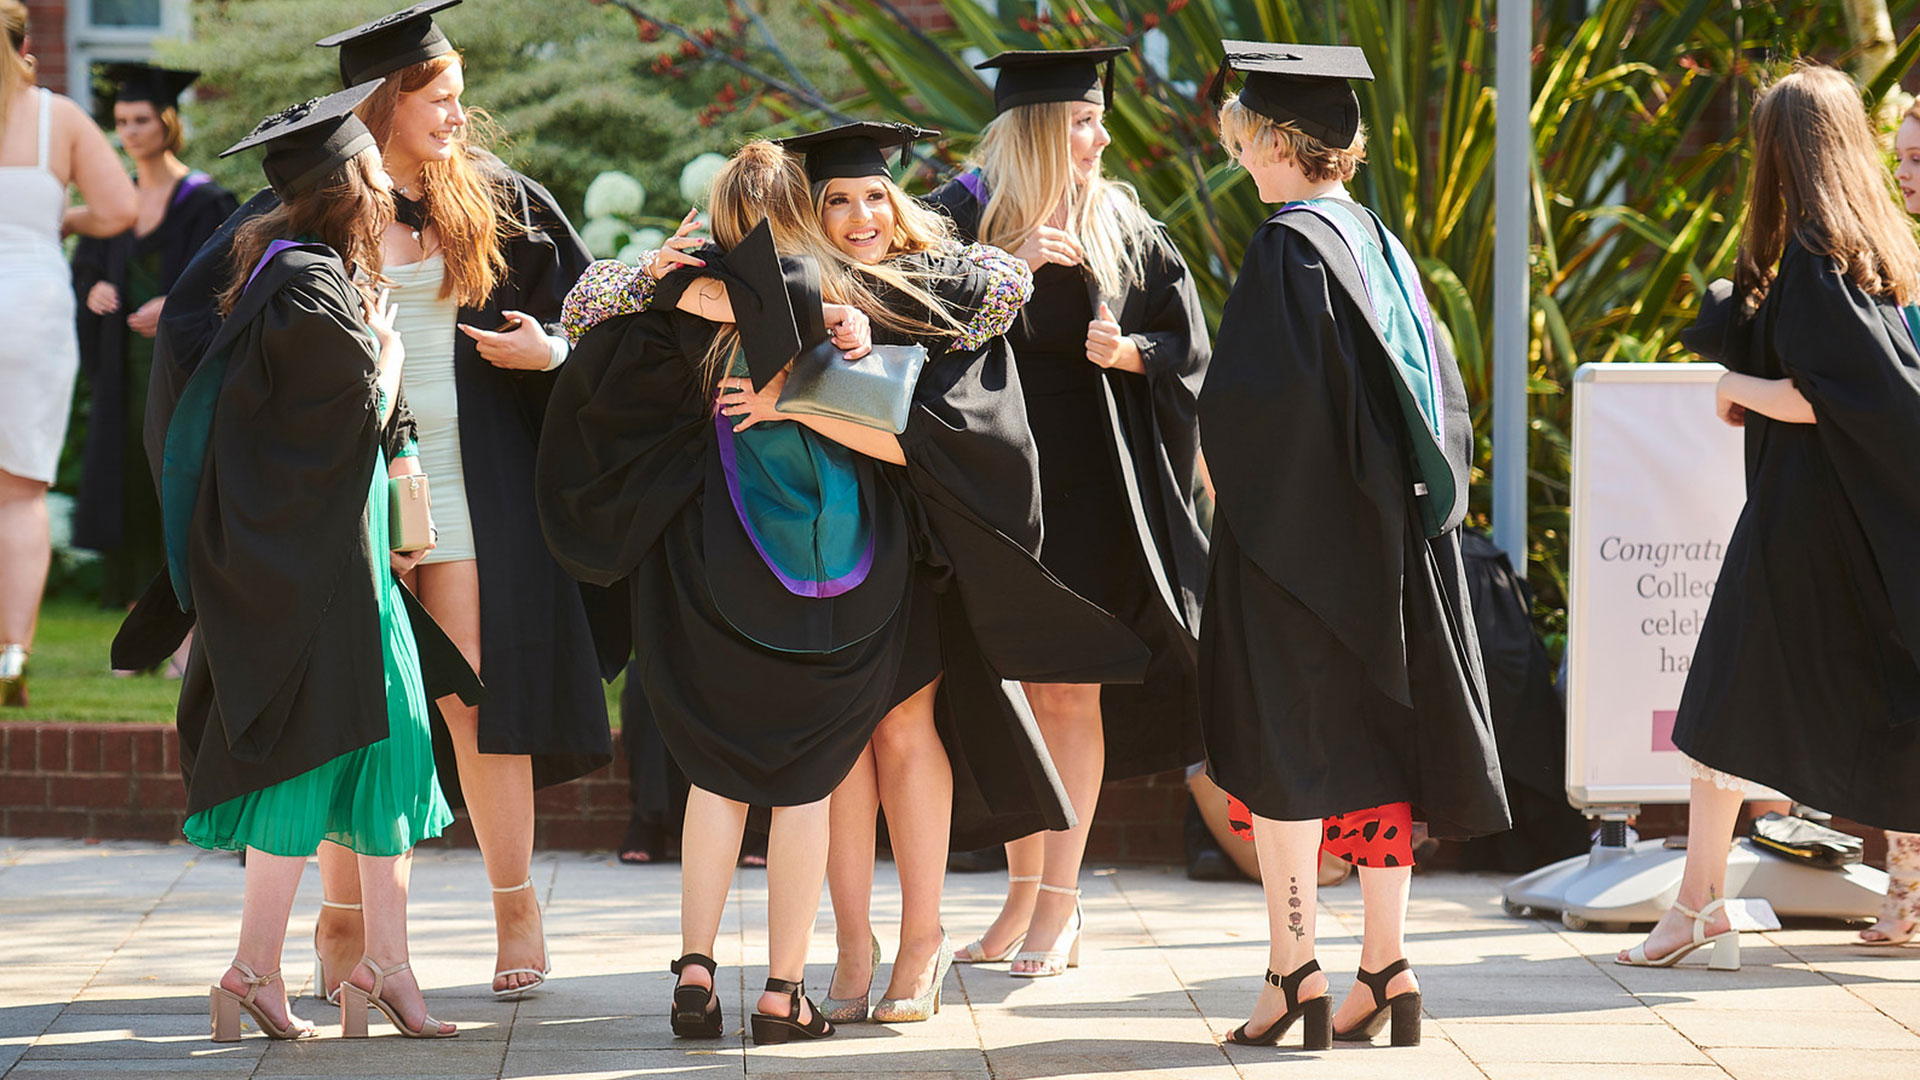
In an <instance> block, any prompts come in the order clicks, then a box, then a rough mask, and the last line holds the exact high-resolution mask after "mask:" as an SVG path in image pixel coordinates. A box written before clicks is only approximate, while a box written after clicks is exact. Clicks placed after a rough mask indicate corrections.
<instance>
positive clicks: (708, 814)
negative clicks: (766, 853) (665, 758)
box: [679, 785, 819, 987]
mask: <svg viewBox="0 0 1920 1080" xmlns="http://www.w3.org/2000/svg"><path fill="white" fill-rule="evenodd" d="M746 828H747V804H746V803H741V802H734V801H733V800H732V799H723V798H721V797H720V796H718V795H715V794H714V793H712V792H711V791H706V790H703V789H702V788H700V787H699V786H698V785H695V786H693V787H691V788H689V789H688V791H687V818H686V822H685V824H684V825H683V826H682V828H681V831H680V952H681V953H682V954H683V955H684V954H686V953H701V954H703V955H706V956H712V955H713V943H714V941H715V940H717V939H718V938H719V936H720V919H721V916H722V915H723V914H724V912H725V911H726V907H727V891H728V890H729V889H731V888H732V887H733V864H734V859H735V857H736V856H737V855H738V854H739V851H740V834H741V833H743V832H745V831H746ZM768 886H769V888H771V886H772V883H771V881H769V883H768ZM814 889H815V892H816V893H817V892H818V890H819V884H818V883H817V882H816V883H815V885H814ZM679 985H681V986H702V987H710V986H712V985H713V976H711V975H709V974H708V973H707V969H706V968H703V967H699V966H698V965H694V964H688V965H687V966H686V968H685V970H683V971H682V972H681V973H680V982H679Z"/></svg>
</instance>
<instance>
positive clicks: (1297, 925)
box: [1247, 814, 1327, 1035]
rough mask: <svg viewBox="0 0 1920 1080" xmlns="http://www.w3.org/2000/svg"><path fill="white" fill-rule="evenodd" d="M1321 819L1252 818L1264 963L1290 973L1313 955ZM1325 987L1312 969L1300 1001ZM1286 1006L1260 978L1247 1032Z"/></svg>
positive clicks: (1276, 1016) (1277, 990)
mask: <svg viewBox="0 0 1920 1080" xmlns="http://www.w3.org/2000/svg"><path fill="white" fill-rule="evenodd" d="M1320 827H1321V826H1320V822H1319V821H1318V820H1317V819H1316V820H1312V821H1275V820H1274V819H1272V818H1264V817H1261V816H1259V815H1258V814H1256V815H1254V818H1253V843H1254V846H1255V847H1256V848H1258V849H1259V853H1260V866H1261V868H1262V869H1263V870H1264V871H1265V874H1264V875H1263V876H1262V878H1261V882H1260V887H1261V889H1262V890H1263V891H1264V892H1265V893H1266V897H1267V933H1268V935H1269V937H1270V939H1271V940H1270V941H1269V943H1268V945H1267V968H1268V969H1269V970H1270V971H1272V972H1273V973H1274V974H1276V975H1282V976H1285V975H1290V974H1292V973H1293V972H1294V971H1296V970H1298V969H1299V968H1300V966H1301V965H1302V964H1305V963H1306V962H1307V961H1309V960H1311V959H1313V944H1314V919H1315V917H1316V916H1317V913H1318V910H1319V905H1318V903H1317V902H1316V893H1315V890H1316V888H1317V886H1315V884H1314V881H1315V873H1316V871H1317V869H1318V867H1319V862H1320V840H1321V835H1320ZM1326 992H1327V977H1326V975H1325V974H1323V973H1321V972H1315V973H1313V974H1312V975H1309V976H1307V977H1306V979H1305V980H1303V981H1302V982H1301V984H1300V989H1299V995H1300V1000H1301V1001H1305V1000H1307V999H1308V998H1311V997H1318V996H1319V995H1321V994H1324V993H1326ZM1286 1011H1287V999H1286V995H1285V994H1284V993H1282V992H1281V990H1280V988H1279V987H1277V986H1274V985H1273V984H1271V983H1262V984H1261V986H1260V998H1259V1000H1258V1001H1255V1002H1254V1005H1253V1015H1252V1016H1251V1017H1250V1018H1248V1020H1247V1031H1248V1032H1249V1033H1250V1034H1253V1035H1258V1034H1260V1033H1261V1032H1264V1031H1266V1030H1267V1028H1269V1027H1270V1026H1272V1024H1273V1023H1274V1022H1275V1021H1276V1020H1279V1019H1280V1017H1281V1016H1283V1015H1285V1014H1286Z"/></svg>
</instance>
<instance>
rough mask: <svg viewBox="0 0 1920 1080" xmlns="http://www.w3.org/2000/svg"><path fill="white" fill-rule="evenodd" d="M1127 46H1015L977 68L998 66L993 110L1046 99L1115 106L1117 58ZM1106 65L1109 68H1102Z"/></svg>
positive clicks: (1033, 103)
mask: <svg viewBox="0 0 1920 1080" xmlns="http://www.w3.org/2000/svg"><path fill="white" fill-rule="evenodd" d="M1126 51H1127V48H1126V46H1124V45H1110V46H1107V47H1104V48H1099V49H1014V50H1012V51H1010V52H1003V53H1000V54H999V55H997V56H993V57H989V58H988V59H985V60H982V61H980V62H979V63H977V64H975V65H973V66H974V69H975V70H977V71H984V70H986V69H988V68H994V69H997V70H998V71H999V72H1000V77H999V78H998V79H995V80H994V83H993V111H994V112H995V113H996V114H998V113H1003V112H1006V111H1007V110H1008V109H1011V108H1013V107H1015V106H1016V105H1037V104H1039V103H1041V102H1044V101H1091V102H1093V103H1094V104H1095V105H1104V106H1106V107H1107V108H1112V107H1113V58H1114V57H1116V56H1120V55H1122V54H1124V53H1125V52H1126ZM1102 66H1104V67H1105V68H1106V70H1105V71H1104V72H1102V71H1101V68H1102Z"/></svg>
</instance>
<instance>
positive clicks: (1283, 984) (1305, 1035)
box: [1227, 960, 1333, 1050]
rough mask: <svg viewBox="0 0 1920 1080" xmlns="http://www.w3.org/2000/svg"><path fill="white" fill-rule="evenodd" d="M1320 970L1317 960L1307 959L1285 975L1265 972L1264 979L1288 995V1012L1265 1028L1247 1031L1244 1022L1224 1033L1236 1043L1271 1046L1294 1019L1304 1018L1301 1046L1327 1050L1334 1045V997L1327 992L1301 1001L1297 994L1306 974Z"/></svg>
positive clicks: (1228, 1039) (1239, 1044) (1285, 1031)
mask: <svg viewBox="0 0 1920 1080" xmlns="http://www.w3.org/2000/svg"><path fill="white" fill-rule="evenodd" d="M1319 970H1320V961H1318V960H1309V961H1307V962H1306V963H1304V964H1301V965H1300V967H1299V969H1298V970H1296V971H1294V973H1293V974H1291V975H1287V976H1284V977H1283V976H1280V975H1275V974H1274V973H1273V972H1271V971H1269V972H1267V982H1269V983H1271V984H1273V985H1274V986H1277V987H1279V988H1280V992H1281V993H1282V994H1285V995H1286V997H1287V1014H1286V1015H1285V1016H1282V1017H1281V1018H1280V1019H1278V1020H1275V1021H1274V1022H1273V1023H1271V1024H1269V1025H1267V1030H1265V1031H1263V1032H1261V1033H1260V1034H1258V1035H1254V1034H1252V1033H1250V1032H1248V1031H1247V1025H1245V1024H1241V1025H1240V1026H1239V1027H1237V1028H1234V1029H1233V1030H1232V1031H1230V1032H1228V1033H1227V1041H1228V1042H1230V1043H1232V1044H1234V1045H1235V1046H1272V1045H1274V1044H1275V1043H1277V1042H1279V1041H1280V1038H1281V1036H1283V1035H1285V1034H1286V1033H1287V1029H1288V1028H1290V1027H1292V1026H1293V1022H1294V1021H1295V1020H1300V1019H1302V1018H1304V1019H1305V1020H1306V1023H1305V1025H1304V1026H1303V1027H1302V1028H1301V1048H1302V1049H1304V1050H1327V1049H1330V1048H1331V1047H1332V1046H1333V998H1332V997H1331V996H1330V995H1328V994H1321V995H1320V996H1319V997H1311V998H1308V999H1307V1000H1305V1001H1300V1000H1299V999H1297V998H1296V997H1294V995H1295V994H1297V993H1298V992H1299V991H1300V984H1301V983H1302V982H1305V981H1306V978H1307V976H1309V975H1311V974H1313V973H1314V972H1316V971H1319Z"/></svg>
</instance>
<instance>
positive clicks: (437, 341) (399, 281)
mask: <svg viewBox="0 0 1920 1080" xmlns="http://www.w3.org/2000/svg"><path fill="white" fill-rule="evenodd" d="M381 272H382V273H384V274H385V275H386V276H387V277H388V278H389V279H390V280H392V282H393V293H392V297H391V300H390V302H391V303H392V304H394V305H395V306H396V307H398V309H399V311H398V314H397V315H396V316H395V317H394V330H396V331H397V332H398V333H399V335H400V343H401V344H402V345H404V346H405V347H406V350H407V355H406V362H405V365H404V366H403V367H402V368H401V369H400V392H401V393H402V394H405V395H406V398H407V407H408V408H409V409H412V410H413V419H414V422H415V423H417V424H418V425H419V428H420V434H419V443H420V471H422V472H424V473H426V474H427V486H428V489H429V491H430V493H431V498H432V504H431V512H432V514H433V527H434V529H435V530H436V531H437V532H438V534H439V539H438V542H437V543H436V545H435V546H434V549H433V550H432V551H429V552H427V556H426V558H424V559H422V560H420V561H421V562H429V563H441V562H455V561H457V560H460V559H471V558H473V557H474V553H473V522H472V519H471V518H469V517H468V516H467V485H466V476H465V472H464V468H465V467H464V465H463V464H462V463H461V460H460V400H459V395H458V393H456V391H455V387H454V377H453V346H454V335H455V334H456V333H458V331H457V330H455V329H454V323H456V322H457V321H459V318H460V305H459V303H458V302H457V301H455V300H454V299H453V298H452V297H446V298H444V299H443V298H442V297H441V296H440V282H441V280H442V279H443V278H444V277H445V276H446V263H445V261H444V260H443V259H442V258H441V257H440V256H439V255H429V256H428V257H426V258H425V259H422V260H420V261H419V262H415V263H404V264H402V265H399V266H387V267H385V268H384V269H383V270H382V271H381Z"/></svg>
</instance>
